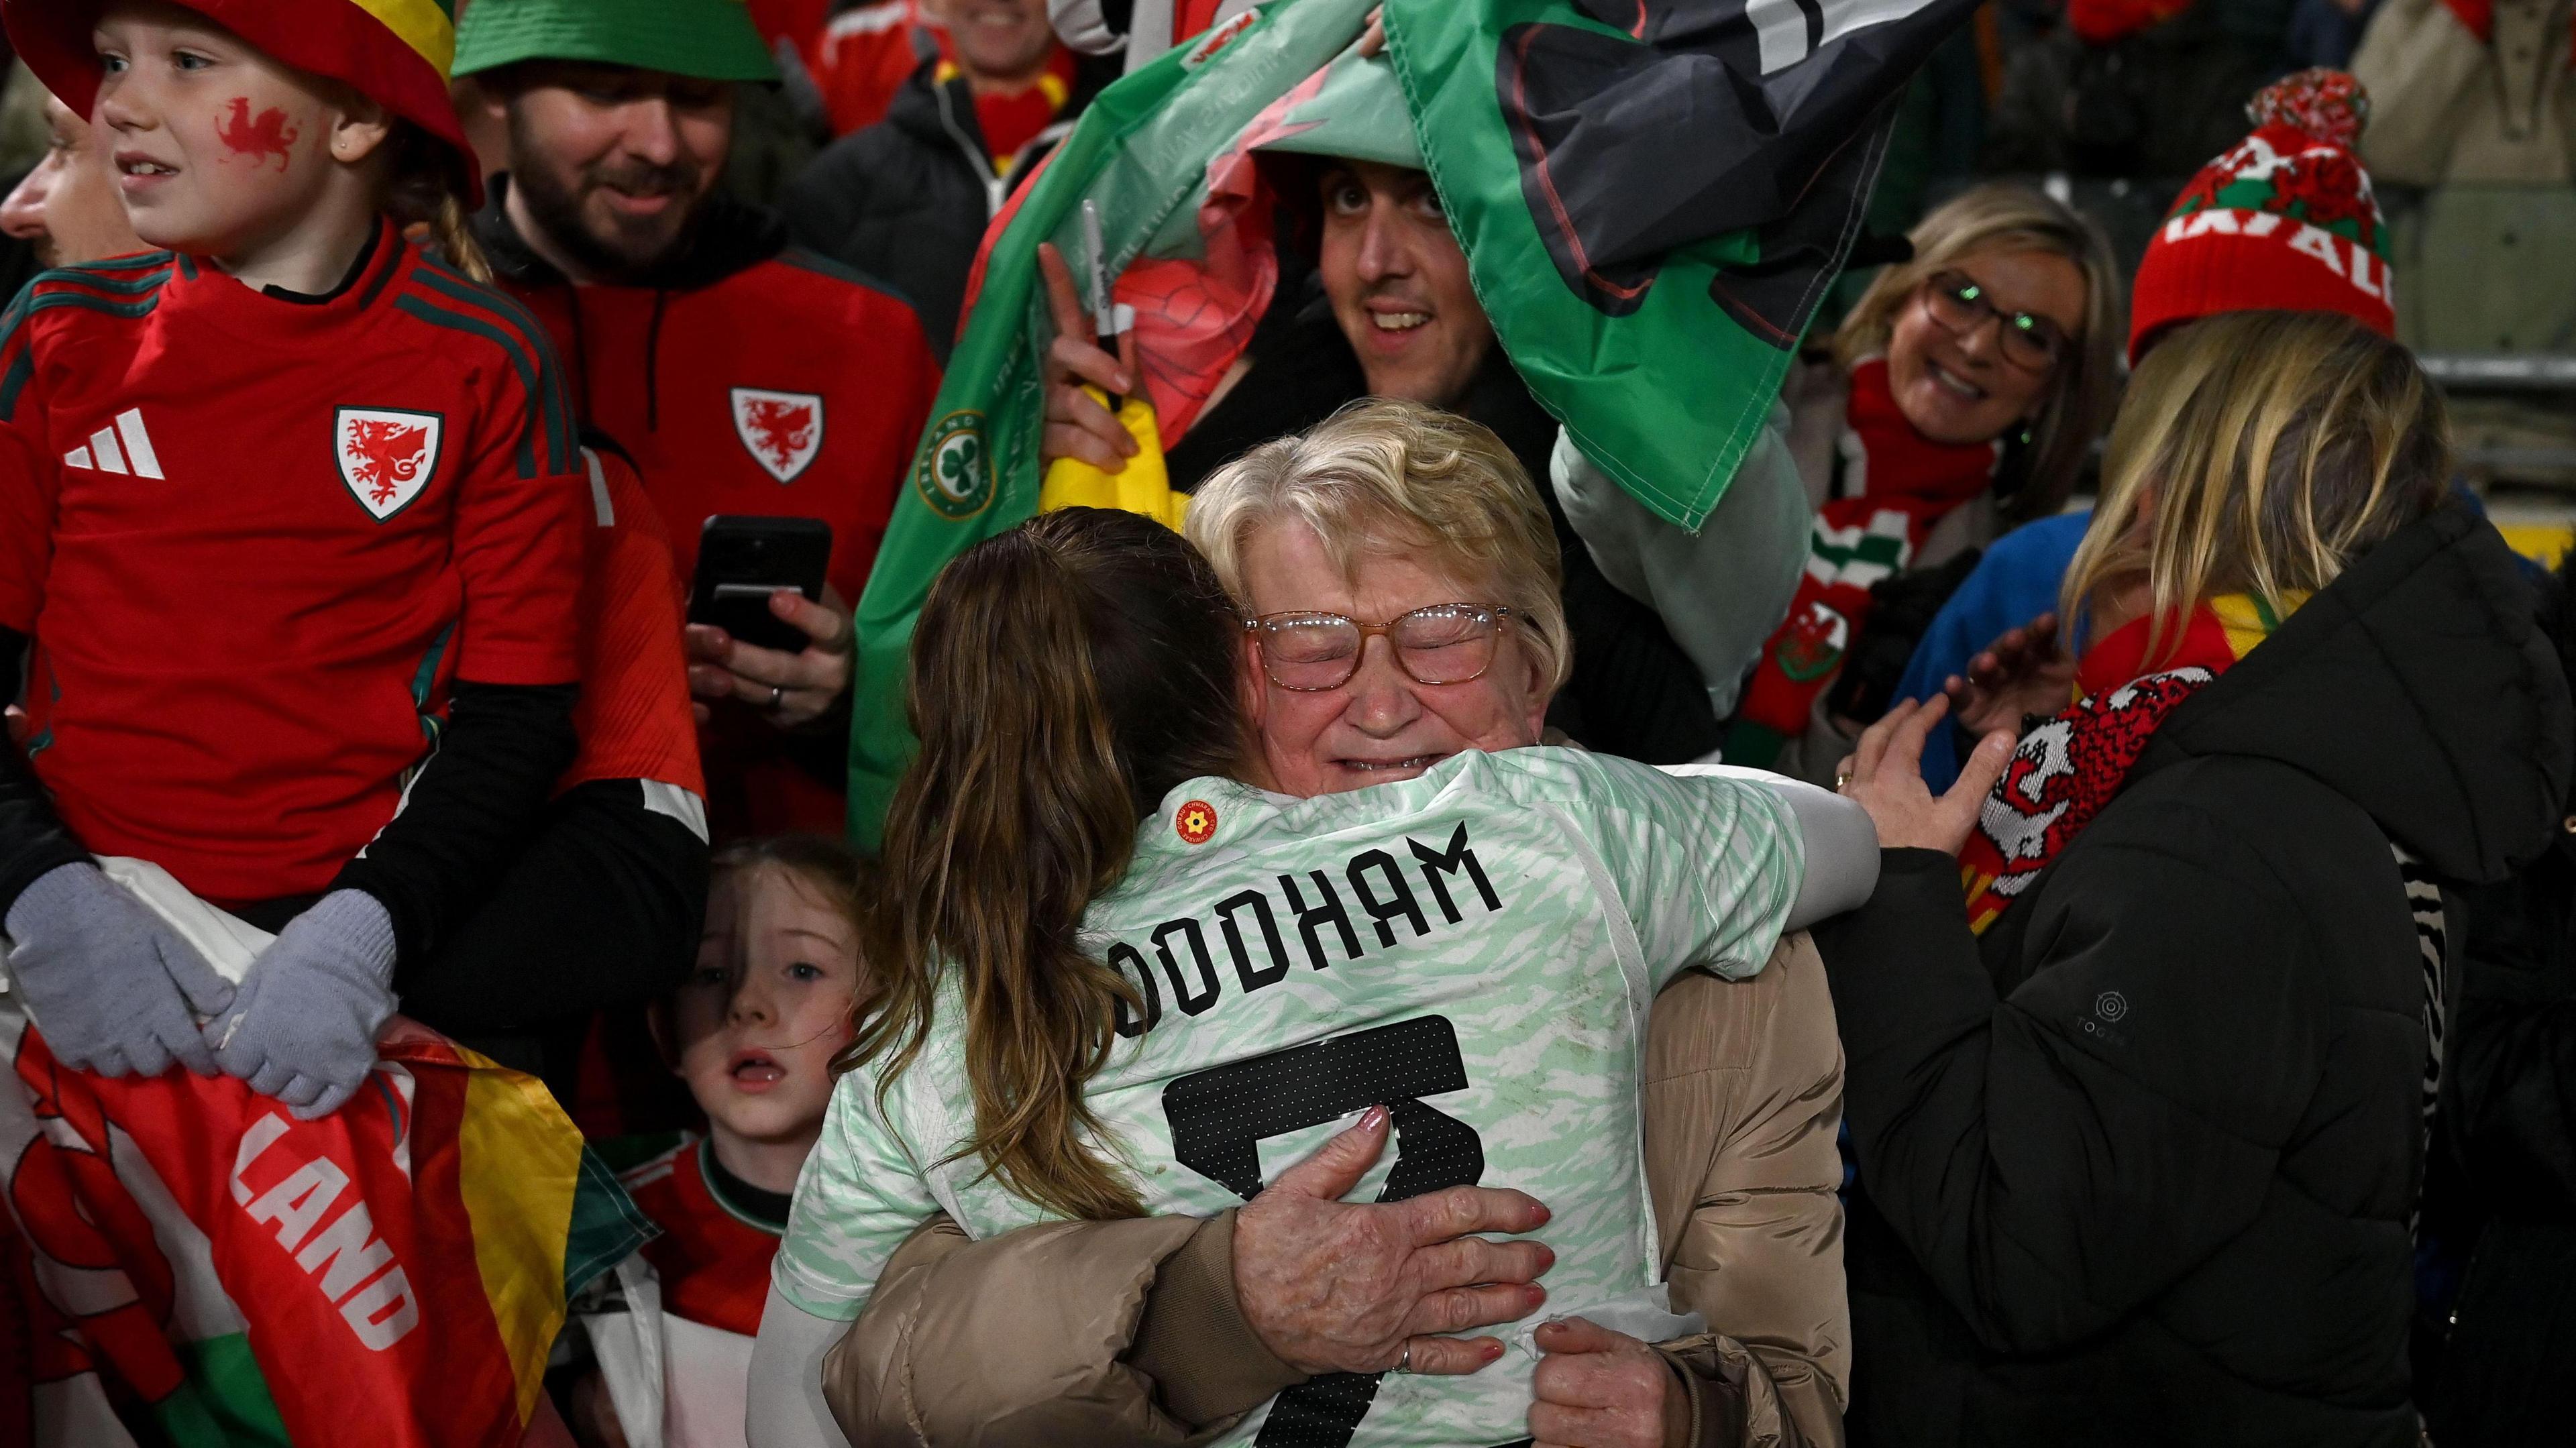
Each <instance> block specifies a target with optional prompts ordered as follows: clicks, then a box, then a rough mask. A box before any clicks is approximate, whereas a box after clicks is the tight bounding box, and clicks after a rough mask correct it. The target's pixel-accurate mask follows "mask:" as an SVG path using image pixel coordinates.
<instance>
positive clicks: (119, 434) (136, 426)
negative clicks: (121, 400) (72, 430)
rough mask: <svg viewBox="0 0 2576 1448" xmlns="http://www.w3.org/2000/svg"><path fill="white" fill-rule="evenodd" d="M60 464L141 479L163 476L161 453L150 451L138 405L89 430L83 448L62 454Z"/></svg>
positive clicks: (150, 437) (150, 439)
mask: <svg viewBox="0 0 2576 1448" xmlns="http://www.w3.org/2000/svg"><path fill="white" fill-rule="evenodd" d="M63 466H64V467H67V468H85V469H88V470H89V471H91V472H100V473H120V474H122V473H131V474H133V475H134V476H136V477H144V478H156V479H157V478H160V477H162V476H163V474H162V472H161V454H160V453H158V452H156V451H154V450H153V447H152V434H151V433H149V432H147V431H145V430H144V427H143V409H141V408H139V407H129V408H127V409H125V410H124V411H123V412H120V413H118V414H117V415H116V421H115V424H114V425H113V426H109V427H102V428H100V429H99V430H98V431H96V432H94V433H91V434H90V435H89V445H88V446H87V447H76V448H73V449H72V450H71V451H70V452H67V453H65V454H63Z"/></svg>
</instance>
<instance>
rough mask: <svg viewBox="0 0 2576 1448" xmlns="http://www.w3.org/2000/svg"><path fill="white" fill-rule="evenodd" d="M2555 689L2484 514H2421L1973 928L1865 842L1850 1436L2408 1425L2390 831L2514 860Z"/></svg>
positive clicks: (2565, 735) (1845, 965)
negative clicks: (1977, 931) (1871, 892)
mask: <svg viewBox="0 0 2576 1448" xmlns="http://www.w3.org/2000/svg"><path fill="white" fill-rule="evenodd" d="M2569 731H2570V722H2569V704H2568V692H2567V684H2566V681H2565V679H2564V678H2563V677H2562V676H2561V674H2560V671H2559V668H2558V663H2557V660H2556V658H2555V657H2554V654H2553V652H2552V650H2551V649H2550V647H2549V645H2548V644H2547V642H2546V641H2545V640H2543V639H2542V638H2541V637H2540V635H2539V634H2538V632H2537V630H2536V629H2535V628H2534V627H2533V622H2532V612H2531V602H2530V598H2529V593H2528V587H2527V585H2526V584H2525V583H2524V582H2523V580H2522V578H2521V577H2520V575H2519V574H2518V572H2517V571H2516V569H2515V566H2514V563H2513V561H2512V559H2511V557H2510V555H2509V554H2508V553H2507V552H2506V549H2505V547H2504V543H2503V541H2502V540H2501V539H2500V538H2498V537H2497V536H2496V533H2495V531H2494V529H2492V528H2490V527H2489V526H2488V525H2487V524H2486V523H2484V522H2483V521H2481V520H2479V519H2477V518H2476V517H2474V516H2471V515H2468V514H2466V513H2464V512H2461V511H2459V510H2456V509H2446V510H2444V511H2443V512H2441V513H2439V514H2437V515H2436V516H2434V517H2431V518H2428V519H2425V520H2423V521H2421V522H2418V523H2415V524H2413V525H2410V526H2409V527H2407V528H2406V529H2404V530H2402V531H2401V532H2400V533H2398V534H2397V536H2395V537H2393V538H2391V539H2390V540H2389V541H2387V542H2386V543H2384V544H2382V545H2381V546H2379V547H2378V548H2377V549H2374V550H2373V551H2372V552H2371V553H2370V554H2369V555H2367V556H2366V557H2364V558H2362V559H2361V560H2360V561H2359V562H2357V563H2356V564H2355V565H2354V566H2353V567H2352V568H2351V569H2349V570H2348V571H2347V572H2346V573H2345V574H2344V576H2343V577H2342V578H2340V579H2338V580H2337V581H2336V582H2335V583H2334V584H2333V585H2332V586H2331V587H2329V588H2327V589H2325V590H2323V591H2322V592H2320V593H2319V594H2318V595H2317V596H2316V597H2314V598H2313V599H2311V600H2309V602H2308V604H2307V606H2306V607H2304V608H2302V609H2300V610H2299V611H2298V612H2297V613H2296V614H2294V615H2292V616H2291V617H2290V618H2289V620H2288V621H2287V622H2286V623H2284V624H2283V626H2282V627H2281V629H2280V630H2279V631H2278V632H2277V633H2276V634H2274V635H2273V637H2272V638H2271V639H2270V640H2269V641H2267V642H2266V643H2264V644H2263V645H2262V646H2261V647H2260V648H2257V649H2256V650H2255V651H2254V652H2253V653H2251V654H2249V655H2248V656H2247V657H2246V658H2245V660H2244V661H2243V662H2241V663H2239V664H2238V665H2237V666H2236V667H2235V668H2233V669H2231V670H2230V671H2228V672H2227V673H2226V674H2224V675H2222V676H2221V677H2220V678H2219V679H2218V680H2217V681H2216V682H2215V683H2213V684H2211V685H2209V686H2208V687H2207V688H2205V689H2203V690H2202V691H2201V692H2200V693H2199V694H2198V695H2197V696H2196V697H2194V698H2192V699H2191V700H2189V701H2188V702H2186V703H2184V704H2183V705H2182V706H2181V707H2180V708H2178V709H2177V710H2176V711H2175V712H2174V714H2173V715H2172V716H2171V717H2170V718H2169V719H2168V720H2167V721H2166V722H2165V725H2164V727H2163V728H2162V729H2161V730H2159V731H2158V732H2157V735H2156V737H2155V739H2154V740H2153V741H2151V742H2150V743H2149V745H2148V747H2147V750H2146V753H2145V754H2144V755H2143V756H2142V757H2141V759H2140V760H2139V763H2138V765H2137V767H2136V768H2135V770H2133V771H2132V773H2131V776H2130V778H2129V781H2128V783H2127V786H2126V787H2125V789H2124V790H2123V791H2122V793H2121V794H2120V796H2119V797H2118V798H2117V799H2115V800H2114V801H2113V802H2112V803H2111V804H2110V805H2109V806H2108V807H2107V808H2105V809H2104V810H2103V812H2102V814H2101V815H2100V816H2099V817H2098V818H2097V819H2095V820H2094V822H2093V823H2092V824H2091V825H2090V826H2089V827H2088V828H2087V829H2086V830H2085V831H2084V832H2083V833H2082V834H2081V835H2079V836H2078V837H2077V838H2076V839H2075V841H2074V842H2073V843H2072V844H2070V845H2069V846H2068V847H2067V848H2066V850H2065V852H2064V854H2062V855H2061V856H2060V857H2059V858H2058V860H2057V861H2056V862H2055V864H2054V865H2052V866H2051V867H2050V868H2049V869H2048V870H2047V871H2046V872H2045V873H2044V874H2042V875H2041V876H2040V877H2039V879H2038V881H2037V882H2036V883H2035V884H2034V885H2033V887H2032V888H2031V890H2030V892H2029V893H2028V894H2027V895H2025V896H2024V897H2023V898H2022V899H2021V900H2020V901H2019V902H2018V903H2016V904H2015V905H2013V906H2012V907H2011V908H2010V909H2009V910H2007V911H2006V912H2005V913H2004V915H2003V916H2002V918H2001V919H1999V920H1998V921H1997V922H1996V923H1995V925H1994V926H1993V928H1991V929H1990V930H1989V931H1988V932H1987V933H1986V935H1985V936H1984V937H1982V938H1980V937H1978V936H1975V935H1972V934H1971V933H1970V932H1969V930H1968V927H1967V924H1966V919H1965V913H1964V910H1963V907H1962V902H1961V895H1960V889H1959V878H1958V871H1957V866H1956V864H1955V863H1954V862H1953V861H1952V860H1950V859H1949V857H1947V856H1945V855H1941V854H1937V853H1934V852H1931V851H1923V850H1896V851H1890V852H1888V854H1887V856H1886V863H1885V873H1884V875H1883V877H1882V880H1881V883H1880V886H1879V890H1878V894H1877V896H1876V897H1875V898H1874V899H1872V901H1871V902H1870V903H1869V905H1867V906H1866V907H1864V908H1863V909H1862V910H1860V911H1857V912H1855V913H1854V914H1853V915H1851V916H1847V917H1845V918H1844V919H1843V920H1841V921H1839V922H1835V923H1833V924H1831V925H1829V926H1827V927H1825V928H1821V929H1819V930H1818V932H1817V942H1818V944H1819V945H1820V946H1821V947H1822V949H1823V952H1824V957H1825V963H1826V967H1827V972H1828V975H1829V977H1830V979H1831V982H1832V985H1833V994H1834V1009H1835V1011H1836V1012H1837V1014H1838V1015H1839V1017H1840V1021H1841V1027H1842V1036H1843V1048H1844V1051H1845V1053H1846V1056H1847V1058H1848V1060H1849V1076H1848V1085H1847V1091H1848V1095H1847V1097H1846V1103H1845V1119H1846V1120H1847V1121H1848V1122H1849V1123H1850V1126H1851V1132H1852V1140H1853V1144H1854V1147H1855V1148H1856V1150H1857V1152H1858V1155H1859V1160H1860V1182H1861V1186H1860V1189H1859V1191H1858V1192H1856V1193H1855V1201H1854V1203H1853V1211H1852V1215H1851V1237H1850V1242H1849V1248H1848V1259H1847V1260H1848V1265H1849V1270H1850V1277H1851V1291H1852V1316H1853V1349H1854V1373H1853V1386H1854V1391H1855V1398H1854V1401H1853V1404H1852V1413H1851V1428H1852V1439H1853V1441H1854V1442H1855V1443H1856V1444H1863V1445H1876V1444H1940V1445H1953V1444H1956V1445H1970V1444H1973V1445H1979V1448H1985V1445H1994V1444H2042V1443H2044V1444H2050V1445H2059V1444H2071V1443H2083V1444H2177V1445H2184V1444H2187V1445H2193V1448H2214V1445H2227V1444H2247V1445H2252V1444H2263V1445H2267V1448H2273V1445H2285V1444H2354V1445H2360V1444H2369V1445H2388V1448H2397V1445H2403V1444H2412V1443H2414V1442H2415V1440H2416V1427H2415V1414H2414V1408H2413V1405H2412V1404H2411V1403H2410V1402H2409V1400H2408V1381H2407V1365H2406V1341H2407V1338H2406V1334H2407V1319H2408V1313H2409V1309H2410V1307H2411V1304H2412V1286H2411V1282H2410V1269H2409V1262H2410V1256H2411V1244H2410V1234H2409V1228H2408V1218H2409V1214H2410V1212H2411V1210H2412V1208H2413V1206H2414V1202H2415V1194H2416V1189H2417V1184H2418V1182H2419V1180H2420V1178H2421V1175H2422V1161H2423V1152H2424V1147H2423V1119H2422V1107H2421V1102H2420V1099H2419V1095H2420V1090H2421V1082H2422V1076H2423V1072H2424V1066H2425V1056H2426V1043H2425V1030H2424V1024H2423V1005H2424V1000H2423V996H2424V975H2423V967H2422V958H2421V955H2420V953H2419V950H2418V947H2417V941H2416V934H2415V927H2414V922H2413V920H2412V917H2411V915H2410V912H2409V908H2408V903H2407V899H2406V895H2405V891H2404V886H2403V884H2402V882H2401V880H2400V877H2399V873H2398V867H2397V865H2396V863H2395V861H2394V859H2393V857H2392V854H2391V851H2390V844H2391V842H2392V841H2394V842H2396V843H2398V844H2401V845H2403V846H2404V847H2405V848H2406V849H2407V850H2408V851H2410V852H2411V853H2412V854H2414V855H2415V856H2417V857H2418V858H2420V859H2421V860H2423V861H2424V862H2425V863H2426V864H2427V865H2428V866H2429V867H2430V868H2431V869H2432V871H2433V872H2434V873H2436V874H2437V875H2439V876H2441V877H2443V878H2445V879H2448V880H2451V881H2459V882H2468V881H2486V880H2494V879H2497V878H2500V877H2502V876H2503V875H2505V874H2506V873H2507V872H2509V871H2510V870H2511V869H2513V868H2514V867H2516V866H2517V865H2519V864H2521V863H2522V862H2524V861H2526V860H2528V859H2530V858H2531V857H2532V856H2533V855H2535V854H2536V853H2537V852H2539V851H2540V850H2541V849H2543V848H2544V847H2546V846H2547V844H2548V843H2549V840H2550V838H2551V835H2552V833H2553V831H2555V830H2556V828H2557V827H2558V822H2559V818H2560V813H2561V811H2560V802H2561V801H2562V800H2563V799H2564V798H2565V792H2566V786H2567V778H2566V774H2567V769H2568V758H2569V748H2570V743H2569V738H2570V733H2569Z"/></svg>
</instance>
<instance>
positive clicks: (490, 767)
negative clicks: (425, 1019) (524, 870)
mask: <svg viewBox="0 0 2576 1448" xmlns="http://www.w3.org/2000/svg"><path fill="white" fill-rule="evenodd" d="M580 692H581V690H580V687H579V686H578V685H574V684H475V683H468V682H466V681H463V680H459V681H458V682H457V684H456V687H455V689H454V692H453V696H452V699H451V702H450V703H449V706H448V711H447V727H446V728H444V729H443V730H441V731H440V732H439V736H438V742H437V744H436V745H434V746H433V747H432V748H431V750H430V754H429V758H428V759H426V760H424V761H423V762H422V763H421V766H420V772H419V773H418V774H417V775H416V776H414V778H413V779H412V783H411V788H410V789H409V790H407V791H405V793H404V796H403V805H402V809H401V811H400V812H399V813H397V814H396V815H395V816H394V817H393V819H392V821H391V822H389V823H388V824H386V826H385V827H384V829H383V830H382V831H381V832H379V833H378V834H377V836H376V838H375V840H374V841H373V842H372V843H370V844H369V845H368V846H367V848H366V850H365V851H364V852H363V853H361V854H360V855H359V856H358V858H356V859H354V860H351V861H350V862H349V863H348V864H347V865H346V866H344V867H342V869H341V871H340V874H339V877H338V878H337V879H334V880H333V881H332V882H331V888H332V889H334V890H338V889H354V890H364V891H366V892H367V893H368V894H370V895H373V896H375V897H376V898H377V899H378V900H380V901H383V902H384V907H385V910H386V912H387V913H388V914H390V915H392V916H393V921H394V942H395V949H396V956H395V960H396V970H397V972H399V971H400V970H401V969H402V968H404V967H406V966H411V965H415V964H416V963H417V962H419V961H422V960H425V959H428V958H429V957H430V956H432V955H434V954H436V953H437V952H438V950H439V949H440V948H441V947H442V946H443V945H444V944H445V943H446V941H447V939H448V938H449V937H450V936H452V935H453V934H454V933H455V932H456V931H457V929H458V928H459V927H461V926H462V925H463V923H464V921H465V918H466V917H467V916H468V915H471V914H472V913H474V911H475V910H476V909H477V908H478V907H480V906H481V905H482V903H483V901H484V898H485V897H486V896H488V895H489V894H490V893H491V891H492V887H493V886H494V885H495V884H496V883H498V881H499V879H500V877H501V872H502V871H503V870H505V869H507V868H508V866H509V862H510V861H511V859H512V858H514V857H515V856H516V855H517V854H518V853H519V848H520V845H521V843H522V842H523V841H525V840H526V839H527V838H528V836H529V835H530V834H531V833H532V832H533V831H534V830H535V829H536V826H537V822H538V820H539V818H540V817H542V816H543V815H544V813H545V807H546V796H547V795H549V794H551V793H552V792H553V790H554V783H555V781H556V780H557V779H559V778H561V777H562V775H563V772H564V770H565V769H567V768H568V767H570V766H571V764H572V760H573V755H574V753H575V752H576V751H577V750H578V748H579V744H580V741H579V739H578V737H577V736H576V735H575V733H574V731H573V725H572V708H573V701H574V700H575V699H576V698H577V697H579V695H580Z"/></svg>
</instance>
